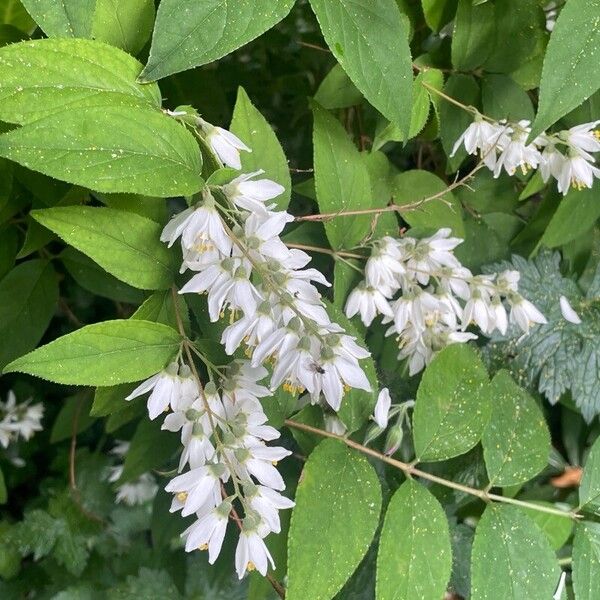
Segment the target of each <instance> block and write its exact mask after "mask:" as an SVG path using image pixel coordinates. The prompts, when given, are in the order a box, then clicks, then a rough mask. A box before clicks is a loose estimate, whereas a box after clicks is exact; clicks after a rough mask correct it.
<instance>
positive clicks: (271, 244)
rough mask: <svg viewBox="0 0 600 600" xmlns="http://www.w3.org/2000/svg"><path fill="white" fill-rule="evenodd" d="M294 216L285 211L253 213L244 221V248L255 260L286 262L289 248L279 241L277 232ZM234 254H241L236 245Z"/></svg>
mask: <svg viewBox="0 0 600 600" xmlns="http://www.w3.org/2000/svg"><path fill="white" fill-rule="evenodd" d="M293 220H294V217H292V215H290V214H289V213H287V212H285V211H279V212H274V213H268V212H265V213H264V214H263V213H253V214H251V215H250V216H249V217H248V218H247V219H246V222H245V223H244V237H245V240H244V246H245V248H244V250H245V251H247V252H248V253H249V254H250V255H251V256H252V258H254V259H255V260H261V261H264V260H267V259H269V258H272V259H275V260H277V261H279V262H280V263H282V264H285V263H286V262H287V259H288V257H289V255H290V250H289V248H288V247H287V246H286V245H285V244H284V243H283V242H282V241H281V239H280V238H279V234H280V233H281V232H282V231H283V229H284V227H285V226H286V224H287V223H289V222H291V221H293ZM234 252H235V254H238V255H243V252H242V250H241V249H240V248H238V247H237V246H236V247H235V248H234Z"/></svg>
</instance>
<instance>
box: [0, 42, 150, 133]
mask: <svg viewBox="0 0 600 600" xmlns="http://www.w3.org/2000/svg"><path fill="white" fill-rule="evenodd" d="M141 69H142V65H141V64H140V63H139V62H138V61H137V60H135V59H134V58H132V57H131V56H129V55H128V54H126V53H125V52H123V51H122V50H119V49H117V48H113V47H112V46H108V45H107V44H104V43H102V42H95V41H92V40H82V39H42V40H33V41H27V42H21V43H20V44H11V45H9V46H4V47H3V48H0V81H2V85H1V86H0V118H1V119H2V120H3V121H7V122H9V123H19V124H21V125H24V124H26V123H31V122H32V121H36V120H37V119H40V118H42V117H46V116H48V115H50V114H53V113H56V112H62V111H64V110H65V109H67V108H68V109H70V110H72V111H75V110H77V109H80V108H83V107H85V106H92V105H93V106H98V105H100V104H105V105H107V106H119V105H125V106H136V105H138V106H147V107H149V108H152V107H155V108H158V107H160V102H161V97H160V90H159V89H158V86H157V85H156V84H151V85H140V84H139V83H137V82H136V77H137V76H138V75H139V73H140V71H141Z"/></svg>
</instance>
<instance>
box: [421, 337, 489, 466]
mask: <svg viewBox="0 0 600 600" xmlns="http://www.w3.org/2000/svg"><path fill="white" fill-rule="evenodd" d="M489 416H490V395H489V383H488V374H487V371H486V368H485V366H484V364H483V362H482V361H481V358H480V357H479V354H478V353H477V352H476V351H475V350H473V348H471V347H470V346H467V345H463V344H455V345H452V346H447V347H446V348H445V349H444V350H442V351H441V352H440V353H439V354H438V355H437V356H436V357H435V358H434V359H433V361H431V364H430V365H429V366H428V367H427V369H426V370H425V373H424V375H423V378H422V379H421V383H420V385H419V389H418V390H417V399H416V403H415V411H414V416H413V434H414V442H415V452H416V455H417V458H418V460H419V461H436V460H446V459H448V458H452V457H453V456H458V455H459V454H464V453H465V452H467V451H468V450H470V449H471V448H472V447H473V446H475V444H477V442H479V440H480V439H481V435H482V433H483V430H484V429H485V427H486V425H487V423H488V419H489Z"/></svg>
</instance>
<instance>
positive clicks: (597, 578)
mask: <svg viewBox="0 0 600 600" xmlns="http://www.w3.org/2000/svg"><path fill="white" fill-rule="evenodd" d="M573 590H574V592H575V597H576V598H577V600H596V598H597V597H598V590H600V523H592V522H586V523H578V524H577V527H576V529H575V539H574V541H573Z"/></svg>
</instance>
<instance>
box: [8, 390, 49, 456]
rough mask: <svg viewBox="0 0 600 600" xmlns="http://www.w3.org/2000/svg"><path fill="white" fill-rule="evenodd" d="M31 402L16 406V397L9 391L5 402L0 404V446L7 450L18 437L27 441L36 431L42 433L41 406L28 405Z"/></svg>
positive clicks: (42, 412)
mask: <svg viewBox="0 0 600 600" xmlns="http://www.w3.org/2000/svg"><path fill="white" fill-rule="evenodd" d="M30 401H31V400H27V401H25V402H21V403H19V404H17V397H16V396H15V393H14V392H13V391H12V390H9V392H8V396H7V399H6V402H0V418H1V420H0V446H2V447H3V448H7V447H8V445H9V444H10V443H11V442H13V441H16V440H17V439H18V438H19V437H21V438H23V439H24V440H25V441H27V440H29V439H30V438H31V437H32V436H33V434H34V433H35V432H36V431H42V429H43V427H42V423H41V421H42V417H43V415H44V406H43V404H34V405H30V404H29V403H30Z"/></svg>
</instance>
